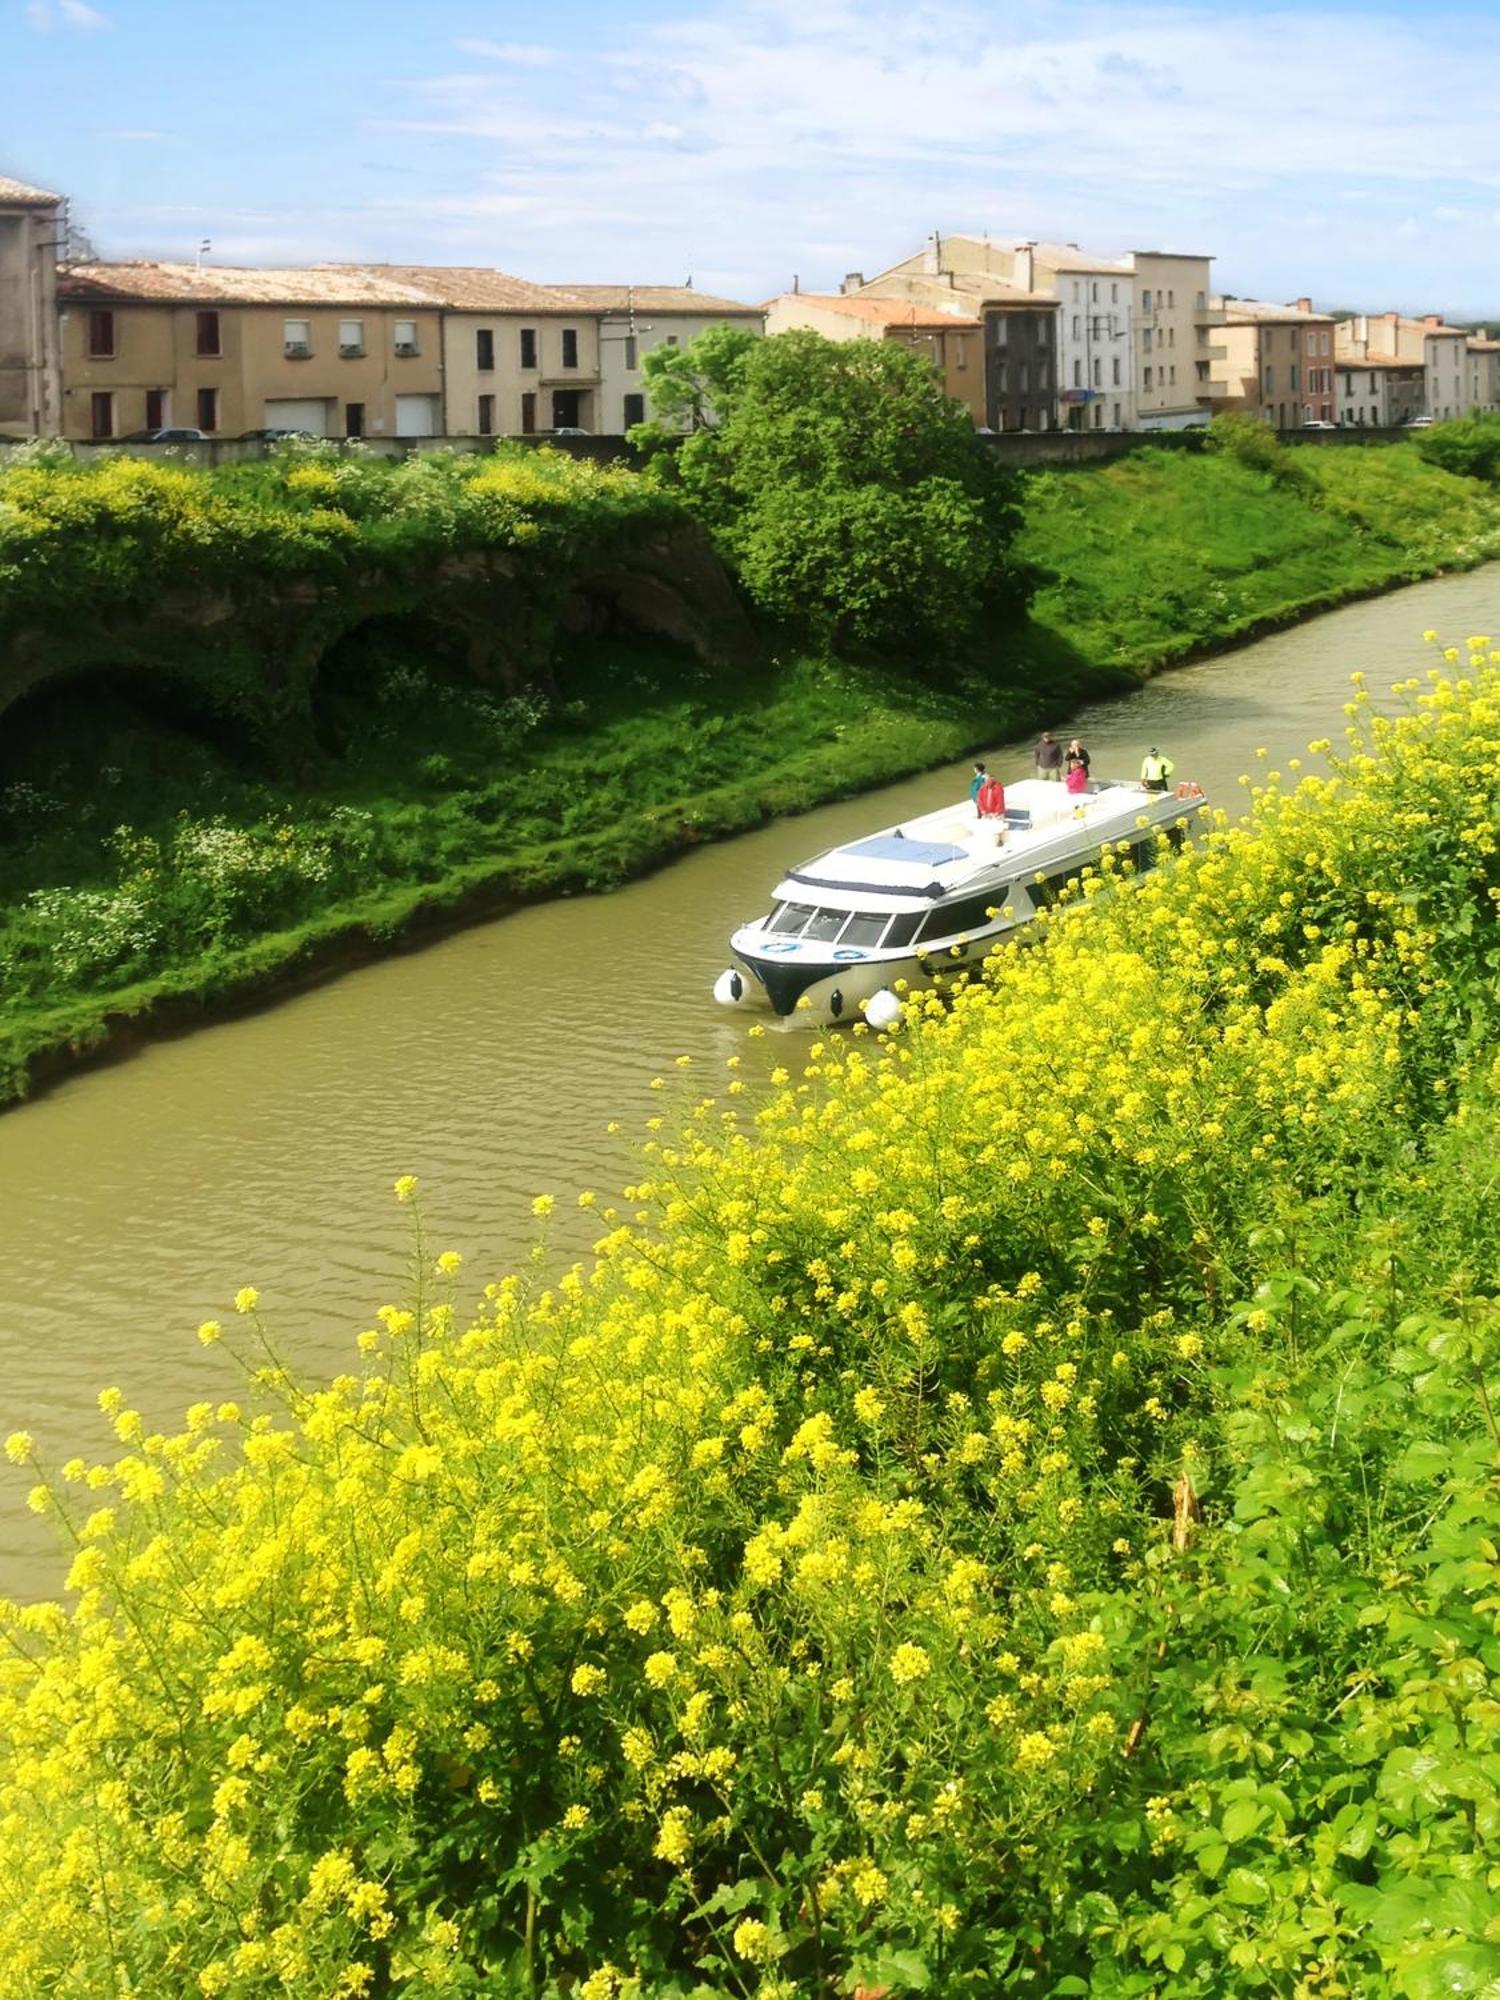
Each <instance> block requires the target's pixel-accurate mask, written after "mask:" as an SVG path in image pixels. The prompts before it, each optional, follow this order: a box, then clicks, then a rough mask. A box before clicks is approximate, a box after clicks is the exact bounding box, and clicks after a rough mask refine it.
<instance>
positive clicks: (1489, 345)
mask: <svg viewBox="0 0 1500 2000" xmlns="http://www.w3.org/2000/svg"><path fill="white" fill-rule="evenodd" d="M1469 352H1470V353H1471V354H1500V340H1488V339H1483V338H1481V336H1480V335H1479V334H1477V333H1471V334H1470V335H1469Z"/></svg>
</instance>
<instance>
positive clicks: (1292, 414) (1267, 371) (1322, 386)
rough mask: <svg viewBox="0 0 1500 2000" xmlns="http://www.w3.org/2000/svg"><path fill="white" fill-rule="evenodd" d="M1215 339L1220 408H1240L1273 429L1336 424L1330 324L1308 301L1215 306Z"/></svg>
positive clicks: (1227, 301)
mask: <svg viewBox="0 0 1500 2000" xmlns="http://www.w3.org/2000/svg"><path fill="white" fill-rule="evenodd" d="M1218 303H1219V304H1220V306H1221V308H1222V315H1223V317H1222V320H1221V323H1220V326H1219V328H1218V332H1217V338H1218V341H1219V342H1220V344H1222V346H1223V347H1224V349H1225V357H1226V358H1225V361H1224V364H1223V366H1224V370H1225V375H1226V386H1225V393H1224V394H1223V396H1222V397H1220V398H1218V399H1217V402H1216V407H1217V408H1219V409H1221V410H1243V411H1245V412H1247V413H1248V414H1249V415H1250V416H1253V417H1258V418H1259V419H1260V420H1261V422H1262V423H1267V424H1270V425H1272V426H1273V427H1274V428H1275V429H1276V430H1279V431H1285V430H1296V429H1298V428H1299V426H1301V425H1302V424H1331V423H1335V422H1337V420H1338V390H1337V385H1336V382H1335V366H1334V320H1333V317H1332V315H1331V314H1329V313H1316V312H1314V311H1313V309H1312V301H1311V300H1310V299H1298V301H1297V303H1296V304H1295V305H1291V306H1282V305H1271V304H1268V303H1267V302H1266V301H1265V300H1263V299H1235V298H1226V299H1224V300H1222V301H1220V302H1218Z"/></svg>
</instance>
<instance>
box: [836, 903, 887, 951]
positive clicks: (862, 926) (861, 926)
mask: <svg viewBox="0 0 1500 2000" xmlns="http://www.w3.org/2000/svg"><path fill="white" fill-rule="evenodd" d="M890 920H891V913H890V911H889V910H857V911H856V912H855V913H854V915H853V916H852V917H851V918H850V919H849V921H848V923H847V924H845V926H844V935H843V936H842V937H841V938H840V939H839V943H840V944H848V945H856V946H858V947H859V948H860V949H861V950H863V951H870V950H872V949H873V947H874V946H876V945H877V944H879V942H880V940H881V939H882V938H883V937H884V936H885V927H886V925H887V924H888V923H889V922H890Z"/></svg>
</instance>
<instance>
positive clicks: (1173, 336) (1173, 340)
mask: <svg viewBox="0 0 1500 2000" xmlns="http://www.w3.org/2000/svg"><path fill="white" fill-rule="evenodd" d="M1167 345H1168V347H1175V346H1176V345H1177V329H1176V327H1175V326H1169V327H1168V328H1167Z"/></svg>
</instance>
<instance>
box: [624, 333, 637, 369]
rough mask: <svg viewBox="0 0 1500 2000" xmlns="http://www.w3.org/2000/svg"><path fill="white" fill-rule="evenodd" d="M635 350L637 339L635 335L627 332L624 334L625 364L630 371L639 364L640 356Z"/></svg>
mask: <svg viewBox="0 0 1500 2000" xmlns="http://www.w3.org/2000/svg"><path fill="white" fill-rule="evenodd" d="M636 350H637V341H636V337H635V335H634V334H633V333H627V334H626V336H625V366H626V367H627V368H628V369H630V370H631V371H632V372H633V371H634V370H635V369H636V368H637V367H638V366H639V365H640V356H639V354H638V353H637V351H636Z"/></svg>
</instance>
